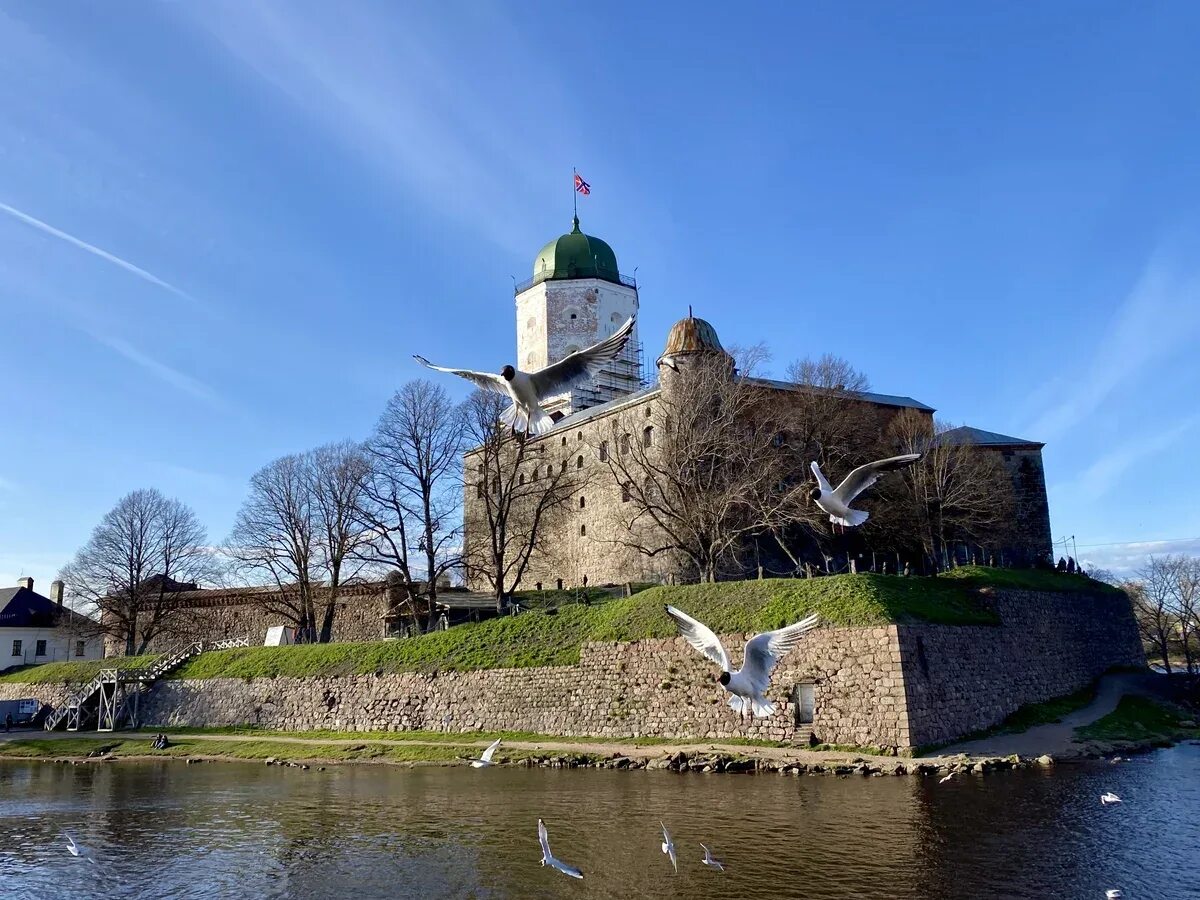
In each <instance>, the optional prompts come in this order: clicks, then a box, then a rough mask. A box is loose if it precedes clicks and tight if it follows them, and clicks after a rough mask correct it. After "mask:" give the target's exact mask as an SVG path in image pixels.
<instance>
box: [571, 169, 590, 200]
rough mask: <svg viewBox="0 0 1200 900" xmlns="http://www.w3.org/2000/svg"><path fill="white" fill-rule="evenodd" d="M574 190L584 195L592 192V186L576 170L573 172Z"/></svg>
mask: <svg viewBox="0 0 1200 900" xmlns="http://www.w3.org/2000/svg"><path fill="white" fill-rule="evenodd" d="M575 190H576V191H578V192H579V193H581V194H583V195H584V196H585V197H586V196H587V195H588V194H590V193H591V192H592V186H591V185H590V184H588V183H587V182H586V181H584V180H583V178H582V177H581V176H580V174H579V173H578V172H576V173H575Z"/></svg>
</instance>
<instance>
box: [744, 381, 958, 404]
mask: <svg viewBox="0 0 1200 900" xmlns="http://www.w3.org/2000/svg"><path fill="white" fill-rule="evenodd" d="M744 380H745V381H748V382H750V383H751V384H761V385H763V386H764V387H771V388H776V389H778V390H781V391H803V390H812V389H811V388H808V387H807V386H806V385H802V384H796V383H795V382H794V381H776V380H775V379H774V378H749V377H745V378H744ZM846 396H847V397H850V398H853V399H856V400H863V401H866V402H867V403H875V404H878V405H879V406H900V407H904V408H906V409H921V410H924V411H925V412H934V408H933V407H932V406H926V405H925V404H924V403H922V402H921V401H919V400H914V399H913V398H912V397H902V396H900V395H899V394H876V393H874V392H873V391H849V392H847V394H846Z"/></svg>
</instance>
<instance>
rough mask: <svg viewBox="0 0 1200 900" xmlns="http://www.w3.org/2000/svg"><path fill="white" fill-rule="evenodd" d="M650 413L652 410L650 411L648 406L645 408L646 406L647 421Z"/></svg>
mask: <svg viewBox="0 0 1200 900" xmlns="http://www.w3.org/2000/svg"><path fill="white" fill-rule="evenodd" d="M651 412H653V410H652V409H650V406H649V405H647V406H646V418H647V419H648V418H650V413H651Z"/></svg>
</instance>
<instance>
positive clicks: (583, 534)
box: [579, 525, 587, 537]
mask: <svg viewBox="0 0 1200 900" xmlns="http://www.w3.org/2000/svg"><path fill="white" fill-rule="evenodd" d="M579 536H580V537H586V536H587V526H586V525H580V526H579Z"/></svg>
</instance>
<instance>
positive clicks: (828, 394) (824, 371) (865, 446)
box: [786, 353, 879, 470]
mask: <svg viewBox="0 0 1200 900" xmlns="http://www.w3.org/2000/svg"><path fill="white" fill-rule="evenodd" d="M787 377H788V380H789V381H790V382H792V383H793V384H795V385H797V390H796V391H795V392H794V395H793V396H792V397H790V398H789V402H788V408H787V416H786V422H787V430H788V441H789V444H791V445H792V446H793V447H795V448H796V449H797V450H798V451H800V452H802V453H803V455H804V456H805V457H807V458H808V459H810V460H816V461H817V462H818V463H819V464H820V465H821V466H822V467H823V468H825V469H831V470H835V469H842V468H845V469H847V470H849V469H850V468H853V467H854V466H855V465H859V464H860V463H862V462H866V461H867V460H866V459H865V457H864V454H866V453H867V452H868V450H869V448H870V447H871V446H872V445H873V444H874V443H875V441H876V439H877V436H878V427H879V423H878V421H877V419H876V416H874V415H872V414H870V413H871V411H870V410H868V409H867V408H866V406H865V404H863V403H862V402H861V395H862V394H863V393H864V392H866V391H868V390H870V388H871V383H870V381H869V380H868V379H867V376H866V375H864V374H863V373H862V372H859V371H858V370H857V369H855V368H854V366H852V365H851V364H850V363H849V362H847V361H846V360H845V359H842V358H841V357H840V356H834V355H833V354H830V353H826V354H825V355H824V356H822V357H820V358H819V359H815V360H814V359H808V358H806V359H801V360H797V361H795V362H793V363H792V364H791V365H789V366H788V370H787Z"/></svg>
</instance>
